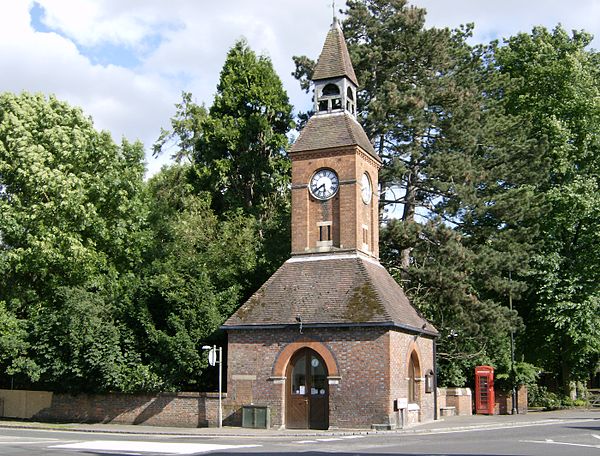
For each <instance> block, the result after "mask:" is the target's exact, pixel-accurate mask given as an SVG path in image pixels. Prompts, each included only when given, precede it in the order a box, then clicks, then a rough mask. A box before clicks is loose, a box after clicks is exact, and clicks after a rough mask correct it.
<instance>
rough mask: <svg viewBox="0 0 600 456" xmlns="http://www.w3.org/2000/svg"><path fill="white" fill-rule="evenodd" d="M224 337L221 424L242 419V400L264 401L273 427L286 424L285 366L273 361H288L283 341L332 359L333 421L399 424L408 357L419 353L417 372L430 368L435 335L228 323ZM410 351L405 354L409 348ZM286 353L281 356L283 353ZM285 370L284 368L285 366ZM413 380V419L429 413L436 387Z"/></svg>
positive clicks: (355, 424) (346, 425) (333, 423)
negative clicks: (313, 346)
mask: <svg viewBox="0 0 600 456" xmlns="http://www.w3.org/2000/svg"><path fill="white" fill-rule="evenodd" d="M228 334H229V345H228V347H229V348H228V360H227V363H228V374H227V375H228V377H227V384H228V397H227V400H226V401H225V415H224V416H225V422H226V424H232V425H239V424H240V423H241V419H240V416H241V412H240V411H241V407H242V406H243V405H248V404H254V405H266V406H269V407H270V409H271V424H272V426H273V427H285V391H286V390H285V388H286V382H285V380H286V379H285V376H284V375H285V374H284V375H283V376H282V375H281V372H275V366H276V365H278V366H287V363H288V362H289V360H290V359H291V357H292V356H293V353H288V351H286V350H285V348H286V346H287V345H288V344H292V343H294V342H297V341H298V340H300V341H304V342H300V343H299V344H297V345H298V346H299V347H301V346H309V343H310V342H309V341H312V342H313V343H318V344H320V345H322V346H323V347H324V348H325V349H326V350H327V351H328V352H329V353H330V354H331V356H332V359H333V360H334V362H335V366H336V367H337V370H338V372H337V374H338V375H337V376H336V377H337V378H336V381H337V384H330V390H329V426H330V428H365V427H370V426H371V425H374V424H382V425H388V426H389V427H392V428H393V427H396V426H398V424H399V415H398V412H397V411H395V410H394V400H396V399H398V398H403V397H404V398H405V397H406V396H407V390H408V371H407V365H408V364H407V363H408V357H407V356H410V353H412V352H413V351H414V352H415V353H417V356H418V358H419V362H420V366H419V372H420V374H419V379H422V378H423V376H424V375H425V373H427V372H429V371H431V370H432V369H433V352H432V350H433V340H432V339H430V338H426V337H417V336H414V335H410V334H406V333H403V332H400V331H396V330H391V329H389V328H385V327H362V328H351V329H344V328H328V329H305V330H304V332H303V334H300V333H299V331H298V329H296V328H294V329H293V330H290V329H271V330H266V329H250V330H246V329H244V330H230V331H229V332H228ZM407 353H408V355H407ZM282 354H283V355H284V356H285V357H286V359H285V360H281V359H280V355H282ZM283 372H285V369H283ZM424 383H425V382H424V381H418V382H417V384H418V398H419V404H418V406H419V407H418V409H417V412H416V416H415V417H414V421H429V420H432V419H433V393H426V392H425V385H424Z"/></svg>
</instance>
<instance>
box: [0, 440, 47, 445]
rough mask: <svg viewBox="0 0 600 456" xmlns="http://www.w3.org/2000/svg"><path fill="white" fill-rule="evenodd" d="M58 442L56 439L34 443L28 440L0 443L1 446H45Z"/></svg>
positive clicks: (3, 441)
mask: <svg viewBox="0 0 600 456" xmlns="http://www.w3.org/2000/svg"><path fill="white" fill-rule="evenodd" d="M54 442H56V440H55V439H53V440H36V441H35V442H34V441H27V440H2V441H1V442H0V445H40V444H45V443H54Z"/></svg>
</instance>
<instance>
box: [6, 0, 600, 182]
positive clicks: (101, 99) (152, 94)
mask: <svg viewBox="0 0 600 456" xmlns="http://www.w3.org/2000/svg"><path fill="white" fill-rule="evenodd" d="M337 3H339V4H341V3H342V2H341V1H338V2H337ZM411 3H412V4H414V5H416V6H421V7H425V8H426V9H427V12H428V15H427V18H428V19H427V20H428V24H429V25H432V26H449V27H456V26H458V25H460V24H462V23H467V22H474V23H475V27H476V28H475V36H474V41H475V42H487V41H489V40H491V39H495V38H502V37H508V36H510V35H513V34H515V33H518V32H519V31H530V30H531V28H532V27H533V26H535V25H544V26H546V27H549V28H553V27H554V26H555V25H556V24H558V23H561V24H562V25H563V26H564V27H565V28H566V29H567V30H571V29H585V30H587V31H589V32H591V33H594V34H595V35H596V36H598V37H599V38H600V0H577V1H573V2H564V1H559V0H528V1H523V0H518V1H517V0H503V1H501V2H491V1H489V0H488V1H485V0H413V1H412V2H411ZM0 8H1V10H0V91H13V92H21V91H23V90H26V91H31V92H43V93H48V94H49V93H54V94H56V95H57V96H58V97H59V98H61V99H64V100H66V101H68V102H69V103H71V104H73V105H78V106H81V107H82V108H83V109H84V111H85V112H86V113H87V114H89V115H90V116H92V118H93V119H94V122H95V124H96V126H97V127H98V128H99V129H106V130H109V131H110V132H111V133H112V135H113V138H114V139H115V140H116V141H119V140H120V138H121V137H123V136H125V137H127V138H128V139H130V140H135V139H140V140H141V141H142V142H143V143H144V144H145V146H146V149H147V150H148V151H150V150H151V146H152V143H153V142H154V141H155V140H156V138H157V137H158V134H159V133H160V128H161V127H168V125H169V118H170V116H171V115H172V114H173V112H174V107H173V105H174V104H175V103H177V102H178V101H179V100H180V94H181V92H182V91H190V92H192V94H193V95H194V98H195V100H196V101H197V102H198V103H205V104H207V105H210V104H211V102H212V98H213V96H214V92H215V87H216V84H217V80H218V77H219V71H220V69H221V66H222V65H223V61H224V58H225V55H226V53H227V50H228V49H229V48H230V47H231V46H232V45H233V44H234V42H235V41H236V40H237V39H239V38H241V37H245V38H246V39H247V40H248V42H249V44H250V46H251V47H252V48H253V49H254V50H255V51H257V52H259V53H263V54H266V55H269V56H270V57H271V59H272V60H273V64H274V66H275V69H276V71H277V72H278V74H279V75H280V77H281V79H282V81H283V83H284V86H285V88H286V90H287V91H288V94H289V96H290V100H291V102H292V104H293V105H294V106H297V107H298V108H299V109H306V108H307V106H308V105H309V103H310V96H309V95H307V94H305V93H304V92H303V91H301V90H300V88H299V86H298V84H297V82H296V81H295V80H294V79H293V78H292V77H291V75H290V73H291V72H292V71H293V63H292V60H291V57H292V56H293V55H301V54H306V55H308V56H310V57H313V58H316V57H317V56H318V54H319V52H320V49H321V46H322V44H323V40H324V38H325V34H326V32H327V30H328V27H329V24H330V22H331V0H303V1H302V2H299V1H297V0H277V1H267V0H221V1H219V2H213V1H209V0H195V1H191V0H169V1H164V0H127V1H123V0H77V1H73V0H37V1H33V0H31V1H29V0H3V1H2V3H1V7H0ZM598 43H600V41H599V40H598V39H596V40H595V41H594V46H595V47H597V48H598V47H600V46H599V45H598ZM166 161H167V157H162V158H160V159H159V160H156V159H154V158H152V157H151V155H150V154H149V153H148V154H147V162H148V169H149V173H150V174H151V173H154V172H156V171H157V170H158V169H159V168H160V165H161V164H162V163H164V162H166Z"/></svg>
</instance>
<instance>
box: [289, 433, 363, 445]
mask: <svg viewBox="0 0 600 456" xmlns="http://www.w3.org/2000/svg"><path fill="white" fill-rule="evenodd" d="M364 438H365V436H364V435H342V436H339V437H326V438H320V439H314V440H297V441H296V442H294V443H301V444H306V443H320V442H339V441H342V440H351V439H364Z"/></svg>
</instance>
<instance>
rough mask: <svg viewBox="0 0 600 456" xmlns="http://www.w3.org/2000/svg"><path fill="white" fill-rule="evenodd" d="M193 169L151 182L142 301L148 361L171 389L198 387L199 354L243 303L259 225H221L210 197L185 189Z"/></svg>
mask: <svg viewBox="0 0 600 456" xmlns="http://www.w3.org/2000/svg"><path fill="white" fill-rule="evenodd" d="M192 172H193V167H192V166H191V165H189V164H188V165H173V166H171V167H169V168H163V170H161V172H160V173H159V174H157V175H156V176H154V177H153V178H152V179H151V180H150V183H149V187H150V189H149V190H150V197H151V201H152V203H151V208H152V209H151V212H150V218H149V220H150V226H151V228H152V233H153V236H152V244H151V246H152V247H151V253H150V255H149V259H150V263H149V265H148V268H147V270H146V272H145V274H144V284H143V287H142V288H141V294H140V296H139V304H140V306H139V309H138V311H137V312H138V317H137V318H138V319H139V321H140V322H141V323H140V324H139V327H140V328H143V331H142V333H141V334H139V335H138V338H139V339H140V340H142V341H144V342H143V345H144V353H145V357H144V358H145V361H147V362H148V363H149V364H150V365H151V366H152V371H153V372H155V373H157V374H158V375H159V376H160V378H162V379H163V381H164V383H163V387H165V388H168V389H177V388H181V387H184V388H187V387H196V388H197V384H198V382H199V381H200V376H201V375H202V372H203V370H204V368H205V367H206V360H205V359H204V360H203V359H202V357H201V354H202V350H201V349H200V347H201V346H202V345H203V344H206V343H207V342H209V341H212V340H215V337H217V338H218V337H219V335H218V334H217V331H218V328H219V326H220V325H221V324H222V323H223V322H224V321H225V319H226V318H227V317H229V315H231V314H232V313H233V312H234V311H235V309H236V308H237V307H238V305H239V304H240V301H241V299H242V298H243V297H244V296H245V293H246V292H247V290H248V288H249V287H251V286H253V284H252V283H249V277H251V273H252V271H253V270H254V268H255V267H256V261H257V257H256V252H257V243H258V242H257V238H256V229H255V223H256V221H255V220H254V219H253V218H252V217H250V216H247V215H244V214H243V213H242V212H241V211H236V212H231V213H229V214H228V215H227V216H225V217H224V218H223V219H219V218H218V217H217V216H216V214H215V213H214V212H213V210H212V209H211V204H210V203H211V201H210V195H209V194H208V193H207V192H201V193H197V192H196V191H195V189H194V187H193V186H192V185H191V184H190V181H189V174H190V173H192Z"/></svg>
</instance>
